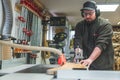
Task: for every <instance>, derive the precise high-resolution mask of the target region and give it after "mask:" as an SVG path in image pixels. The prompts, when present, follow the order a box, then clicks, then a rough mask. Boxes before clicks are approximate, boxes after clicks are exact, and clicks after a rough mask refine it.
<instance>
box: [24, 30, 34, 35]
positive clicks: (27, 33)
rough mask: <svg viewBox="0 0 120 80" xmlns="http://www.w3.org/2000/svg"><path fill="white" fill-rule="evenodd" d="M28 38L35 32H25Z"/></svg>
mask: <svg viewBox="0 0 120 80" xmlns="http://www.w3.org/2000/svg"><path fill="white" fill-rule="evenodd" d="M25 33H26V35H27V36H32V34H33V32H32V31H31V30H29V31H26V32H25Z"/></svg>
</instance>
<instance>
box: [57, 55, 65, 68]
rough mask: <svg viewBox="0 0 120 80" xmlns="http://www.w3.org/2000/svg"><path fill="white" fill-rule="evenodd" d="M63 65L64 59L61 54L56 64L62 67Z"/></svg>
mask: <svg viewBox="0 0 120 80" xmlns="http://www.w3.org/2000/svg"><path fill="white" fill-rule="evenodd" d="M65 63H66V58H65V56H64V54H62V55H60V56H59V57H58V64H59V65H61V66H62V65H64V64H65Z"/></svg>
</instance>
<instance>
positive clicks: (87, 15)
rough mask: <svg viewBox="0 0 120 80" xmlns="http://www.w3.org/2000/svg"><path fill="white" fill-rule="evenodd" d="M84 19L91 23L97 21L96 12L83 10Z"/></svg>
mask: <svg viewBox="0 0 120 80" xmlns="http://www.w3.org/2000/svg"><path fill="white" fill-rule="evenodd" d="M83 16H84V19H85V20H86V21H88V22H91V21H93V20H95V19H96V14H95V10H83Z"/></svg>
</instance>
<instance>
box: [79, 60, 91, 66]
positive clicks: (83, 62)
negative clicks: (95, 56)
mask: <svg viewBox="0 0 120 80" xmlns="http://www.w3.org/2000/svg"><path fill="white" fill-rule="evenodd" d="M92 62H93V60H91V59H89V58H88V59H85V60H81V61H80V64H82V65H84V66H90V65H91V63H92Z"/></svg>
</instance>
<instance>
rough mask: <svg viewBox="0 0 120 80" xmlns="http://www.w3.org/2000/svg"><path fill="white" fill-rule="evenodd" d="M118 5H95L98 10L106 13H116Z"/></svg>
mask: <svg viewBox="0 0 120 80" xmlns="http://www.w3.org/2000/svg"><path fill="white" fill-rule="evenodd" d="M118 6H119V4H103V5H97V8H98V9H100V11H102V12H107V11H116V9H117V8H118Z"/></svg>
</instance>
